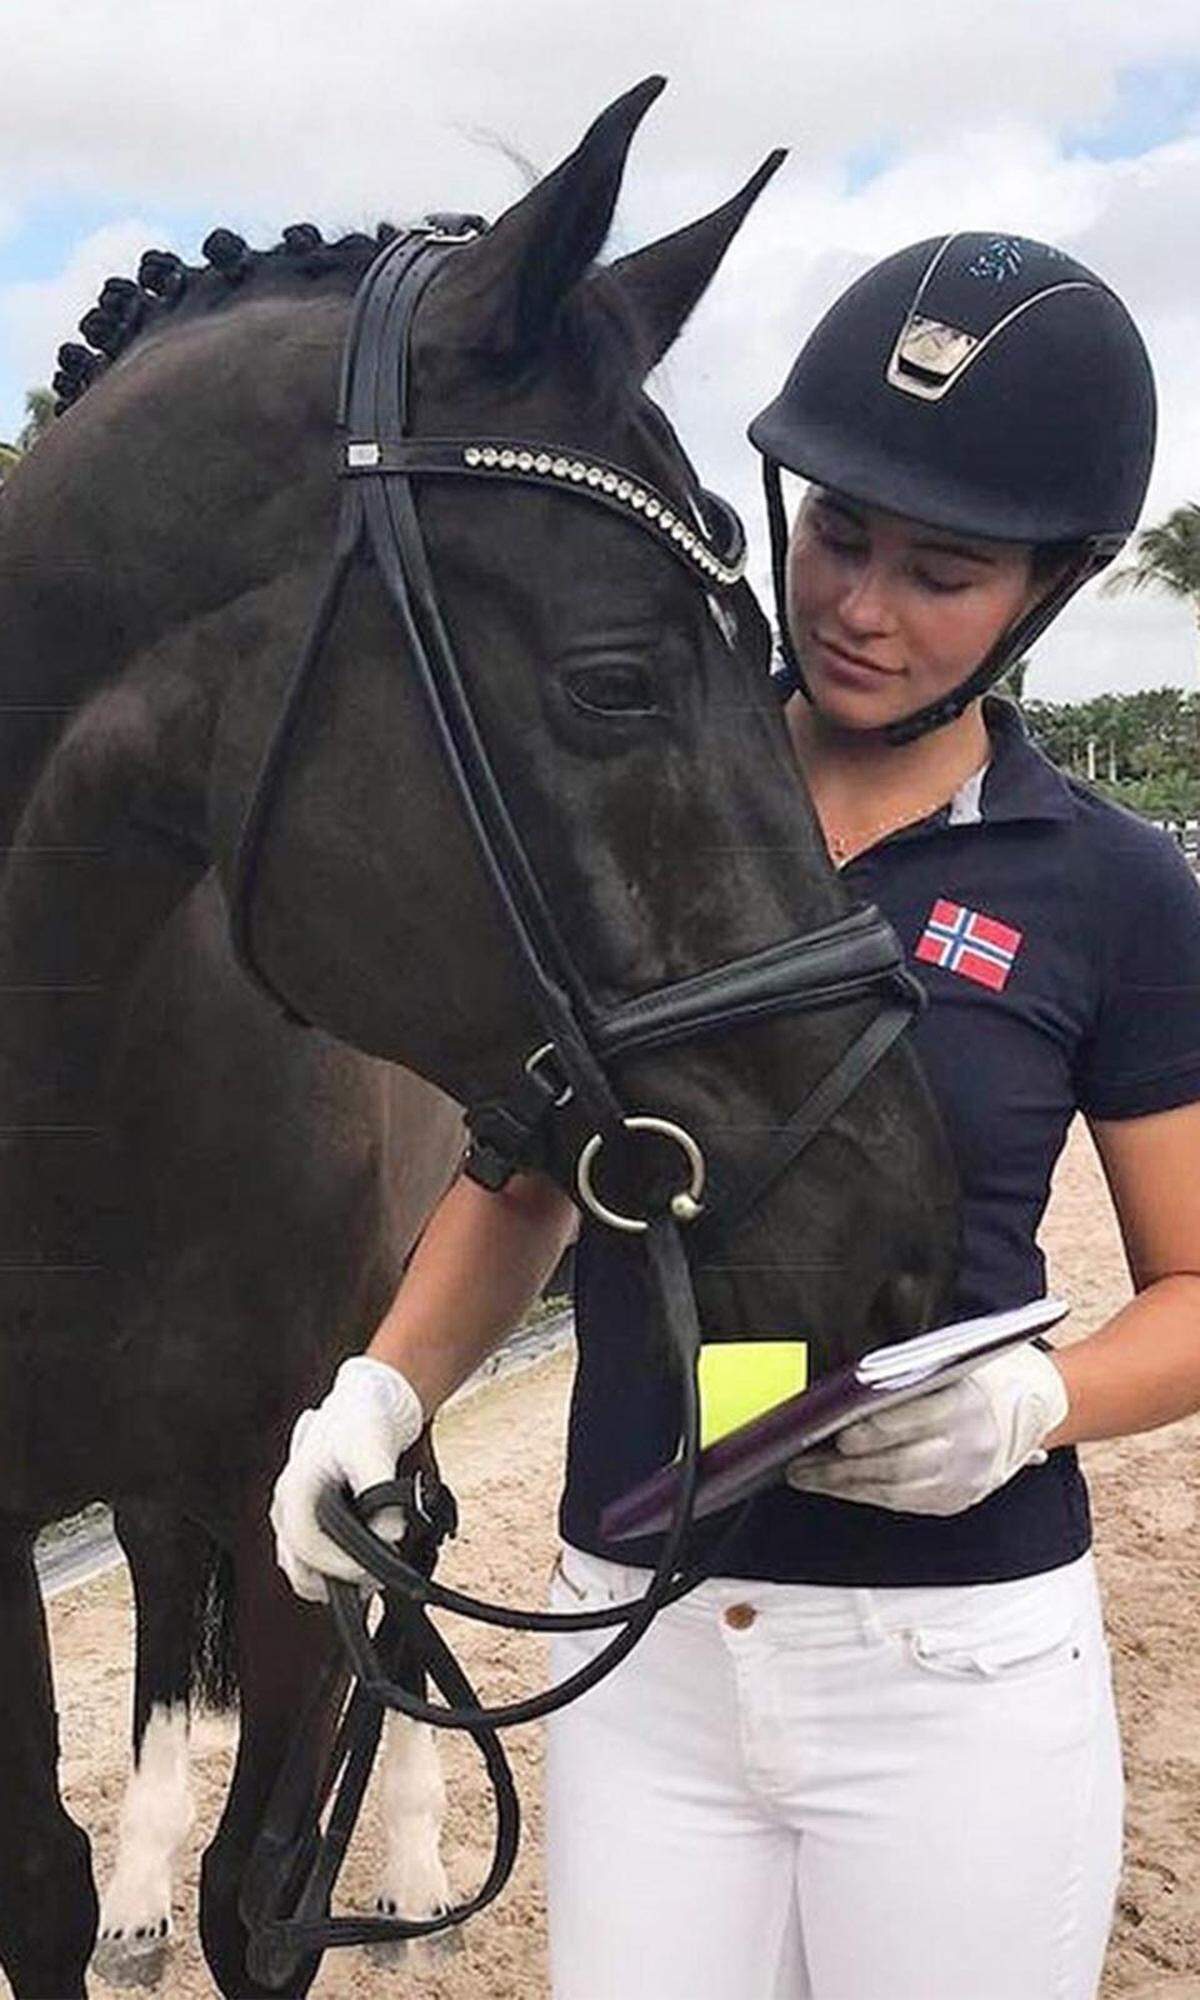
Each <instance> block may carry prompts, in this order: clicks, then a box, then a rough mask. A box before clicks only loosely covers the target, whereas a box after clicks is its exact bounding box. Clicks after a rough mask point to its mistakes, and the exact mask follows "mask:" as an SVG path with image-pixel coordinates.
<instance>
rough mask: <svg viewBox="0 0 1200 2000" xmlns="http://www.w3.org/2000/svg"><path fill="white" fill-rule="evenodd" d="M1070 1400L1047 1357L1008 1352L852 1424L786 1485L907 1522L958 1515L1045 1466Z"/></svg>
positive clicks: (806, 1459) (795, 1463)
mask: <svg viewBox="0 0 1200 2000" xmlns="http://www.w3.org/2000/svg"><path fill="white" fill-rule="evenodd" d="M1068 1404H1069V1398H1068V1396H1067V1388H1066V1384H1065V1382H1064V1381H1063V1378H1062V1375H1061V1373H1060V1372H1059V1370H1058V1369H1057V1368H1056V1367H1055V1365H1054V1362H1053V1361H1052V1360H1051V1359H1050V1356H1049V1355H1048V1354H1045V1353H1043V1352H1042V1350H1041V1349H1040V1348H1037V1347H1031V1346H1028V1345H1023V1346H1020V1347H1010V1348H1008V1349H1007V1350H1006V1351H1005V1352H1004V1353H1003V1354H998V1355H996V1357H995V1358H994V1360H992V1361H985V1362H982V1363H981V1364H980V1366H979V1367H978V1368H975V1369H973V1370H972V1371H971V1373H970V1374H969V1375H962V1376H959V1378H958V1379H957V1381H954V1382H948V1383H947V1384H946V1385H945V1386H944V1387H943V1388H941V1389H931V1390H930V1392H929V1394H928V1395H927V1396H916V1397H914V1398H913V1399H912V1401H911V1402H907V1403H897V1404H895V1405H894V1406H893V1407H892V1408H891V1409H890V1410H880V1411H879V1412H878V1413H877V1414H876V1415H875V1416H873V1417H864V1418H862V1419H861V1421H860V1422H858V1423H856V1424H847V1426H846V1428H845V1430H843V1431H839V1432H838V1433H837V1435H836V1437H834V1438H832V1439H831V1440H830V1443H829V1445H828V1446H822V1447H820V1448H818V1449H817V1450H814V1451H810V1452H803V1453H801V1455H800V1456H799V1457H798V1458H794V1459H793V1460H792V1462H791V1464H790V1465H789V1466H788V1468H787V1473H786V1475H785V1476H786V1478H787V1482H788V1485H789V1486H793V1487H795V1488H796V1489H797V1490H798V1491H799V1492H803V1493H827V1494H829V1495H831V1497H833V1498H834V1499H837V1500H857V1501H859V1502H861V1503H863V1504H864V1505H869V1506H872V1507H891V1508H894V1509H896V1510H897V1511H898V1512H900V1513H904V1514H960V1513H961V1512H962V1510H963V1509H964V1507H973V1506H974V1505H975V1504H976V1502H977V1501H979V1500H983V1499H986V1497H987V1495H988V1494H989V1493H994V1492H995V1490H996V1488H997V1487H998V1486H1003V1485H1004V1483H1005V1481H1006V1480H1008V1479H1011V1478H1012V1476H1013V1473H1014V1472H1019V1471H1020V1470H1021V1467H1022V1466H1024V1465H1041V1464H1043V1463H1044V1462H1045V1459H1046V1456H1047V1454H1046V1453H1045V1452H1044V1451H1041V1450H1039V1448H1038V1447H1039V1446H1040V1444H1041V1441H1042V1439H1043V1438H1044V1437H1047V1436H1049V1434H1050V1432H1051V1431H1053V1430H1057V1428H1058V1426H1059V1424H1060V1423H1061V1422H1062V1420H1063V1418H1064V1417H1065V1416H1066V1414H1067V1408H1068Z"/></svg>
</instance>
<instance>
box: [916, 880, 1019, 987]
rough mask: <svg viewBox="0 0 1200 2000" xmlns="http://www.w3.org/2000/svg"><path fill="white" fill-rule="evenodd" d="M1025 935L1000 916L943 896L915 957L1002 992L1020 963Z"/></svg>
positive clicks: (919, 940)
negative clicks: (1018, 959) (1018, 953)
mask: <svg viewBox="0 0 1200 2000" xmlns="http://www.w3.org/2000/svg"><path fill="white" fill-rule="evenodd" d="M1021 935H1022V934H1021V932H1020V931H1015V930H1014V929H1013V927H1012V925H1011V924H1002V923H1001V922H1000V920H999V918H997V917H989V916H985V914H984V912H983V911H982V910H968V909H967V908H966V906H965V905H964V904H962V903H951V902H950V901H949V900H948V899H947V898H946V897H945V896H939V897H938V899H937V902H936V903H935V904H934V906H933V908H932V909H931V910H930V912H929V915H928V916H927V917H926V919H925V928H924V930H923V931H922V932H921V935H920V937H919V938H918V940H917V949H916V954H915V955H916V957H917V958H919V959H922V960H923V961H924V962H925V964H926V965H940V966H942V967H943V969H944V970H945V971H946V972H958V973H961V975H962V977H963V978H964V979H974V980H975V981H976V983H977V984H978V985H980V986H990V987H991V989H992V991H993V992H994V993H999V992H1001V991H1002V990H1003V987H1004V983H1005V981H1006V979H1007V978H1008V975H1009V973H1010V972H1011V971H1012V969H1013V965H1014V963H1015V962H1016V956H1017V952H1018V950H1019V949H1020V945H1021Z"/></svg>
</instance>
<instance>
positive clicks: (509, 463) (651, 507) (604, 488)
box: [341, 438, 746, 590]
mask: <svg viewBox="0 0 1200 2000" xmlns="http://www.w3.org/2000/svg"><path fill="white" fill-rule="evenodd" d="M341 470H342V472H343V474H346V475H350V476H354V475H363V474H371V473H375V474H380V473H381V474H385V475H386V474H387V473H398V474H401V475H402V476H406V475H408V474H410V473H420V472H434V473H443V472H449V473H462V474H466V475H468V476H470V477H473V478H485V479H486V478H493V479H517V480H529V481H531V482H532V483H533V484H534V485H539V486H549V487H553V488H556V489H557V490H558V491H560V492H561V491H563V490H564V489H565V490H567V491H570V489H571V488H572V487H578V488H580V489H582V490H583V491H584V492H585V493H586V495H587V497H588V498H589V499H595V500H598V501H599V502H600V503H601V504H602V505H603V506H606V507H610V508H611V509H612V510H613V512H614V513H617V514H620V515H621V516H622V517H623V518H624V519H626V520H632V521H636V522H638V523H640V524H641V525H642V526H644V527H646V528H649V529H650V530H651V532H652V533H654V534H655V535H656V536H657V537H658V538H660V539H661V541H662V543H663V546H664V547H665V548H667V549H669V550H670V551H671V553H672V554H673V555H677V556H679V557H680V559H681V560H682V561H683V562H685V563H686V564H687V565H688V567H689V568H690V569H691V570H693V571H698V572H699V573H700V575H701V576H703V577H705V578H707V579H708V581H709V582H710V583H714V584H717V585H718V586H719V587H720V588H721V589H724V590H731V589H732V588H733V586H734V585H735V584H736V583H740V582H741V579H742V577H743V576H744V574H745V570H746V543H745V536H744V535H743V533H742V528H741V523H740V522H739V521H738V519H737V516H736V515H735V514H734V512H733V510H732V508H730V507H727V506H726V504H725V502H724V501H722V500H720V499H719V498H718V497H717V496H716V495H715V494H711V493H707V492H705V491H704V490H703V489H701V491H700V493H699V495H698V498H697V502H696V505H697V508H698V510H699V513H700V514H701V515H702V516H704V515H707V514H710V513H711V514H713V515H715V517H716V519H717V521H718V522H719V524H720V525H721V527H722V528H723V529H724V530H725V531H726V534H727V537H728V541H727V545H726V546H725V547H724V549H723V550H722V552H721V553H718V551H717V550H716V548H714V546H713V544H712V542H711V541H710V540H709V539H708V537H707V536H706V535H705V534H704V533H702V532H701V530H700V529H699V528H698V527H694V526H692V524H691V523H690V522H689V521H687V520H685V519H684V518H683V516H682V515H681V513H680V511H679V504H678V503H677V502H674V501H671V500H668V499H667V498H666V497H665V496H664V495H663V494H662V493H659V492H658V491H657V490H656V489H655V488H654V487H653V486H651V485H649V484H647V482H646V481H645V480H643V479H639V478H637V477H636V476H635V475H634V474H633V473H631V472H627V471H626V470H625V469H624V468H623V467H621V466H619V465H610V464H608V463H606V462H605V460H603V459H585V458H579V457H577V456H576V454H575V453H574V452H571V451H565V450H563V449H562V448H561V447H556V446H552V445H529V444H508V443H505V442H503V441H501V440H489V439H480V440H479V441H478V442H473V441H472V442H467V441H466V440H464V439H461V438H412V439H405V440H399V439H388V440H382V441H381V440H379V439H375V438H355V439H352V440H351V441H350V442H349V443H348V444H347V445H346V446H345V450H344V457H343V461H342V466H341Z"/></svg>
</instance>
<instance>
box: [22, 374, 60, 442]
mask: <svg viewBox="0 0 1200 2000" xmlns="http://www.w3.org/2000/svg"><path fill="white" fill-rule="evenodd" d="M53 422H54V391H53V389H27V390H26V391H25V422H24V423H23V424H22V426H21V435H20V436H19V437H18V439H17V444H18V445H19V447H20V449H21V450H22V451H28V450H29V449H30V447H31V445H35V444H36V443H37V441H38V439H39V438H40V437H42V436H44V434H45V433H46V432H47V431H48V430H49V428H50V426H51V424H52V423H53Z"/></svg>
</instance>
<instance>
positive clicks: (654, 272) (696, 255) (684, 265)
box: [609, 150, 787, 375]
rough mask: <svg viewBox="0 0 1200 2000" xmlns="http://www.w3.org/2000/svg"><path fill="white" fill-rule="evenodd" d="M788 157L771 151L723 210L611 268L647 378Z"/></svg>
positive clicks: (691, 224)
mask: <svg viewBox="0 0 1200 2000" xmlns="http://www.w3.org/2000/svg"><path fill="white" fill-rule="evenodd" d="M786 158H787V154H786V152H784V151H783V150H777V151H776V152H774V153H769V154H768V155H767V158H766V159H765V160H764V161H763V163H762V165H761V167H760V168H759V169H758V172H757V173H756V174H752V175H751V177H750V179H749V180H748V181H747V182H746V185H745V187H744V188H742V189H741V190H740V192H739V193H737V194H735V195H734V196H733V198H732V200H730V201H727V202H725V204H724V205H723V207H721V208H717V209H714V210H713V212H712V214H711V215H705V216H702V217H701V219H700V221H699V222H692V223H689V224H688V226H687V228H686V229H677V230H676V231H675V233H674V235H672V236H663V237H661V238H660V239H659V241H658V242H657V243H650V244H647V246H646V248H645V249H644V250H635V251H634V253H633V255H632V256H629V257H621V258H619V259H618V261H617V262H616V263H615V264H613V265H611V266H610V267H609V268H610V270H611V272H612V275H613V276H614V277H616V278H618V279H619V280H620V285H621V290H622V292H623V293H624V295H625V298H626V300H627V301H628V302H629V304H630V305H631V306H632V308H633V316H634V322H635V325H636V327H637V330H638V334H639V337H640V342H641V360H642V364H643V372H644V373H645V374H647V375H648V374H649V373H650V370H651V369H652V368H653V367H654V366H655V364H656V363H657V362H659V361H661V360H662V358H663V355H664V354H665V353H666V351H667V349H668V348H669V347H670V346H671V344H672V342H673V341H674V340H675V339H676V337H677V336H678V334H679V332H680V331H681V329H682V327H683V324H684V321H685V320H686V319H687V318H688V315H689V314H690V313H691V311H692V309H693V307H694V306H695V305H696V304H697V303H698V301H699V299H700V297H701V294H702V293H703V292H704V290H705V289H706V287H707V285H708V283H709V281H710V280H711V278H712V276H713V273H714V272H715V271H716V268H717V266H718V264H719V263H720V261H721V259H722V257H723V256H724V255H725V252H726V251H727V250H728V248H729V245H730V244H731V242H732V241H733V238H734V237H735V236H736V234H737V232H738V230H739V229H740V227H741V225H742V223H743V222H744V220H745V218H746V216H747V215H748V214H749V212H750V209H751V208H752V207H753V205H754V203H755V202H756V201H757V199H758V197H759V195H760V194H761V193H762V191H763V189H764V188H765V187H766V185H767V182H768V181H769V180H770V178H771V176H772V174H774V173H775V172H776V170H777V169H778V168H779V167H780V166H781V165H782V164H783V162H784V160H785V159H786Z"/></svg>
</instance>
